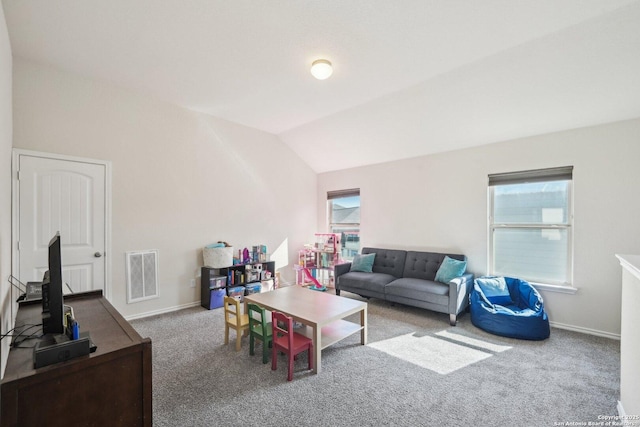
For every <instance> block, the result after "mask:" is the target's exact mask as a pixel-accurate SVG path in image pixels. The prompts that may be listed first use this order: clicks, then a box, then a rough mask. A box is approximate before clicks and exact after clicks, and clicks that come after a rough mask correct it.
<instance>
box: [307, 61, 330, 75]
mask: <svg viewBox="0 0 640 427" xmlns="http://www.w3.org/2000/svg"><path fill="white" fill-rule="evenodd" d="M331 73H333V67H332V66H331V62H329V61H327V60H326V59H316V60H315V61H313V63H312V64H311V74H312V75H313V77H315V78H316V79H318V80H324V79H327V78H329V76H330V75H331Z"/></svg>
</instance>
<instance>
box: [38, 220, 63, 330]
mask: <svg viewBox="0 0 640 427" xmlns="http://www.w3.org/2000/svg"><path fill="white" fill-rule="evenodd" d="M61 252H62V251H61V247H60V233H59V232H58V233H56V235H55V236H53V238H52V239H51V241H50V242H49V271H47V272H46V273H45V275H44V278H43V280H42V332H43V333H44V334H49V333H51V334H63V333H64V321H63V316H64V301H63V296H62V253H61Z"/></svg>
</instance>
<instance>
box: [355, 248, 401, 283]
mask: <svg viewBox="0 0 640 427" xmlns="http://www.w3.org/2000/svg"><path fill="white" fill-rule="evenodd" d="M362 253H363V254H371V253H375V254H376V258H375V260H374V261H373V272H374V273H383V274H389V275H391V276H394V277H395V278H400V277H402V271H403V270H404V264H405V259H406V257H407V252H406V251H402V250H397V249H380V248H362Z"/></svg>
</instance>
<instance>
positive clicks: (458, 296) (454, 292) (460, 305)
mask: <svg viewBox="0 0 640 427" xmlns="http://www.w3.org/2000/svg"><path fill="white" fill-rule="evenodd" d="M471 289H473V274H472V273H466V274H463V275H462V276H460V277H456V278H455V279H451V280H450V281H449V314H454V315H457V314H458V313H460V312H461V311H462V310H464V309H465V308H466V307H467V305H469V295H470V294H471Z"/></svg>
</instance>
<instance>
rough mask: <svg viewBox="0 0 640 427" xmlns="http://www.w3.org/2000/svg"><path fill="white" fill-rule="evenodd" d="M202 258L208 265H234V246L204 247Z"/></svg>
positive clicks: (214, 266) (218, 266)
mask: <svg viewBox="0 0 640 427" xmlns="http://www.w3.org/2000/svg"><path fill="white" fill-rule="evenodd" d="M202 258H203V260H204V265H205V266H206V267H212V268H225V267H229V266H230V265H233V246H226V247H222V248H207V247H205V248H203V249H202Z"/></svg>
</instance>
